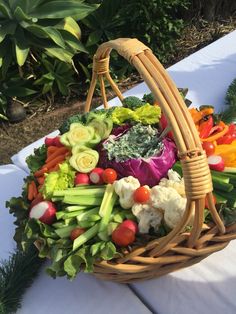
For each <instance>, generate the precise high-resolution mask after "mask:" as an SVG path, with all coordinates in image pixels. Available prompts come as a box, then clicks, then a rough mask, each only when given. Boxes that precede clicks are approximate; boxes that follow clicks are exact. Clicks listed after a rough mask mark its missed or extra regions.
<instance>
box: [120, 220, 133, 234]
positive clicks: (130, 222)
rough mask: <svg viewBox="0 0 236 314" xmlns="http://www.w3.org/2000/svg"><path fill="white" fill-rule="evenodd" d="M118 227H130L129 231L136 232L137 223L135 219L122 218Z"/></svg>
mask: <svg viewBox="0 0 236 314" xmlns="http://www.w3.org/2000/svg"><path fill="white" fill-rule="evenodd" d="M120 227H126V228H128V229H130V230H131V231H133V232H134V233H135V234H136V233H138V225H137V223H136V222H135V221H133V220H130V219H127V220H124V221H123V222H122V223H121V224H120V225H119V228H120Z"/></svg>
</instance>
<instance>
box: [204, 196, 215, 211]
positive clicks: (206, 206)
mask: <svg viewBox="0 0 236 314" xmlns="http://www.w3.org/2000/svg"><path fill="white" fill-rule="evenodd" d="M213 201H214V204H216V197H215V195H214V194H213ZM205 208H207V209H209V204H208V200H207V198H206V199H205Z"/></svg>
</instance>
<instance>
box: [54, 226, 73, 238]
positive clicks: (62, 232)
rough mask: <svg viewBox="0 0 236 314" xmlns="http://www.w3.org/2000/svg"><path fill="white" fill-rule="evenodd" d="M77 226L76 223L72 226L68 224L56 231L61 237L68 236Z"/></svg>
mask: <svg viewBox="0 0 236 314" xmlns="http://www.w3.org/2000/svg"><path fill="white" fill-rule="evenodd" d="M76 227H77V225H76V224H74V225H71V226H66V227H64V228H60V229H56V230H55V232H56V234H57V235H58V236H59V237H60V238H68V237H69V236H70V233H71V231H72V230H73V229H75V228H76Z"/></svg>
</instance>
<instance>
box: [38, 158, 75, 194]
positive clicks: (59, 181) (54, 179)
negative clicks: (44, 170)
mask: <svg viewBox="0 0 236 314" xmlns="http://www.w3.org/2000/svg"><path fill="white" fill-rule="evenodd" d="M59 168H60V169H59V170H58V171H53V172H50V173H48V174H45V177H46V179H45V181H44V184H43V187H42V190H41V192H42V194H43V196H44V198H45V199H50V198H51V197H52V195H53V192H54V191H55V190H65V189H67V188H70V187H73V186H74V179H75V171H74V170H73V169H72V167H71V166H70V165H69V164H68V163H67V162H64V163H63V164H61V165H59Z"/></svg>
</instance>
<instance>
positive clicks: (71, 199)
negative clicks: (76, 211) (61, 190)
mask: <svg viewBox="0 0 236 314" xmlns="http://www.w3.org/2000/svg"><path fill="white" fill-rule="evenodd" d="M101 202H102V198H101V197H98V196H94V195H89V196H74V195H65V197H64V198H63V203H66V204H71V205H88V206H92V205H95V206H96V205H100V204H101Z"/></svg>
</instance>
